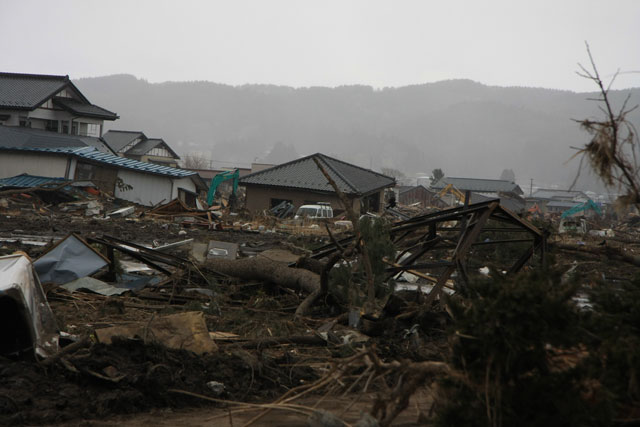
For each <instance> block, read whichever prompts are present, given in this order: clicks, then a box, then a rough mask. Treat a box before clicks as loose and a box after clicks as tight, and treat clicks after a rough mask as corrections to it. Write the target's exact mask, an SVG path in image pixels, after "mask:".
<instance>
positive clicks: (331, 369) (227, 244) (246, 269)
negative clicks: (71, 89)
mask: <svg viewBox="0 0 640 427" xmlns="http://www.w3.org/2000/svg"><path fill="white" fill-rule="evenodd" d="M53 185H55V186H53ZM284 208H286V206H285V207H283V209H284ZM0 216H1V217H2V218H3V221H2V223H0V255H2V254H5V255H4V256H0V277H1V279H2V280H1V281H0V282H1V283H3V286H2V288H0V304H2V306H3V310H2V313H3V316H4V319H5V321H6V322H5V324H12V325H17V326H16V327H15V328H11V330H8V329H6V330H5V332H3V334H2V340H1V343H0V356H1V357H0V379H1V381H0V383H1V384H3V385H2V386H0V423H3V424H4V423H6V424H17V423H20V424H24V423H27V424H43V423H52V422H59V421H64V420H71V419H74V418H78V417H82V418H95V417H104V416H109V415H115V414H122V413H127V412H136V411H140V410H145V409H151V408H164V407H172V408H180V407H192V406H196V405H200V404H203V403H205V402H206V403H207V404H211V405H214V406H216V405H217V406H225V407H228V408H236V410H237V412H238V413H241V412H242V411H247V410H248V409H247V408H248V407H251V408H253V410H259V411H261V412H259V413H260V414H262V415H260V416H268V412H269V411H271V410H273V409H278V410H280V411H292V410H293V409H292V408H294V406H292V405H293V401H294V400H296V399H299V398H302V397H303V396H306V395H308V394H309V393H311V392H313V393H316V394H318V393H319V395H321V396H325V397H326V396H328V395H332V394H335V393H337V392H340V393H344V396H349V397H350V398H353V399H354V402H353V403H354V404H355V402H356V400H358V399H360V397H359V396H360V395H369V394H370V393H372V392H383V394H382V395H380V394H378V396H377V397H376V398H375V399H374V400H375V407H376V408H378V409H377V410H376V411H377V412H376V411H373V412H372V413H375V414H377V415H376V420H375V422H377V423H380V424H381V425H388V424H389V423H390V422H392V421H393V418H394V417H395V416H398V414H400V413H402V411H403V410H404V409H405V408H406V406H407V404H408V402H409V397H410V395H407V396H404V397H406V399H404V400H403V399H400V397H402V396H401V394H402V393H404V391H403V390H404V389H403V385H402V382H401V381H399V379H400V378H402V376H403V375H407V374H409V372H411V373H416V372H418V373H420V375H422V376H424V377H425V378H426V377H428V376H429V375H441V374H442V373H443V372H445V371H446V366H445V365H444V364H443V362H444V360H445V354H446V351H445V349H446V346H447V342H446V335H445V333H444V330H445V329H446V326H447V324H448V323H449V322H450V319H449V316H448V314H447V313H446V311H445V310H444V309H445V307H443V306H441V305H440V297H441V295H442V293H443V292H446V293H452V292H455V291H456V290H457V289H460V288H461V287H464V286H465V284H466V283H469V281H472V280H475V279H476V278H477V277H482V276H484V275H487V274H501V275H508V274H513V273H516V272H517V271H519V270H521V269H523V268H525V269H531V268H536V267H538V266H541V265H543V264H544V262H545V261H546V256H545V254H546V252H547V251H548V250H550V249H551V248H555V249H557V250H559V251H560V253H561V254H571V256H572V258H571V260H572V262H573V261H574V260H575V259H581V262H582V263H585V265H586V263H589V262H592V261H594V260H597V259H600V260H602V259H603V257H606V258H607V259H610V258H611V257H612V256H614V259H618V260H620V261H621V262H624V263H629V262H631V263H634V262H636V261H637V260H636V259H635V258H634V257H635V255H634V252H635V249H634V248H633V246H632V244H631V243H629V244H628V245H627V247H622V248H621V247H620V246H616V245H617V243H621V242H620V241H616V240H615V239H618V240H620V239H626V240H627V241H629V242H631V241H633V242H634V243H633V244H635V243H636V242H635V236H637V235H638V233H637V231H636V230H637V227H636V225H637V221H635V219H634V217H629V218H627V219H626V220H624V221H622V222H620V223H618V224H612V225H611V227H610V228H611V229H612V230H613V233H614V234H613V235H604V236H600V235H595V236H594V235H585V236H582V235H572V236H565V237H563V238H562V239H560V238H557V237H555V235H553V236H552V237H550V233H549V231H548V230H545V229H543V228H539V227H536V226H534V225H532V224H531V223H530V222H528V221H526V220H523V219H522V218H520V217H519V216H517V215H515V214H513V213H512V212H510V211H509V210H507V209H505V208H503V207H502V206H501V205H500V204H499V202H497V201H487V202H482V203H476V204H470V205H462V206H458V207H454V208H451V209H446V210H437V211H432V210H422V209H420V208H417V207H415V208H406V207H402V206H397V207H395V208H394V209H393V210H388V211H387V212H386V213H385V215H384V216H385V217H386V224H387V230H388V234H389V238H390V241H391V243H392V246H393V255H391V256H386V257H384V258H383V259H382V263H383V265H377V266H375V267H376V271H378V272H379V273H377V274H378V276H376V277H377V278H376V279H375V280H376V281H378V280H379V281H380V282H381V283H383V284H384V286H387V288H388V289H390V290H391V291H390V292H387V293H385V294H375V293H374V295H373V299H374V301H373V302H374V304H372V305H367V304H362V303H361V304H360V305H355V304H354V301H364V300H367V299H368V298H369V297H371V294H367V292H366V286H368V283H369V276H368V275H369V273H368V272H367V269H366V268H364V270H360V267H362V266H365V263H364V258H366V256H365V254H369V253H371V254H373V253H374V252H375V251H374V252H369V251H368V250H367V244H371V243H370V242H369V243H367V242H366V241H365V240H366V239H364V238H363V237H362V235H361V234H360V233H361V231H360V230H359V228H360V227H359V226H358V227H356V228H355V229H354V227H353V220H352V219H349V218H351V216H349V215H348V213H347V214H345V215H344V216H342V217H337V218H334V219H332V220H331V221H317V222H314V221H307V220H304V221H297V222H296V221H292V220H288V219H286V218H285V219H283V218H276V217H275V216H270V215H263V216H258V217H254V218H248V217H246V216H243V215H242V214H235V213H234V212H231V210H230V209H228V208H224V207H223V206H220V207H215V208H214V209H213V210H211V209H207V210H204V209H197V208H192V207H188V206H186V205H185V203H183V202H181V201H180V200H177V199H176V200H173V201H170V202H169V203H166V204H164V205H160V206H156V207H153V208H143V207H140V206H135V205H131V204H127V205H124V206H123V205H122V204H121V202H120V201H119V200H115V199H113V198H111V197H109V196H108V195H105V194H102V193H100V192H99V191H97V190H96V189H95V188H94V187H91V186H87V187H78V186H70V185H69V184H68V183H57V184H52V183H48V184H46V185H44V186H41V187H28V188H12V189H8V190H7V189H3V190H1V192H0ZM365 217H366V218H369V220H371V219H373V221H377V219H376V218H375V217H374V216H373V215H365ZM360 221H363V220H362V219H356V224H359V223H360ZM345 223H348V224H349V225H350V226H347V225H345ZM602 226H606V224H602ZM310 230H314V231H313V232H310ZM592 234H593V233H592ZM621 236H622V237H621ZM603 240H604V241H605V244H604V245H600V243H602V241H603ZM16 251H20V252H16ZM611 254H617V255H611ZM573 255H575V257H573ZM576 257H577V258H576ZM615 257H617V258H615ZM625 257H626V258H625ZM583 258H586V259H583ZM567 259H569V258H567ZM636 265H640V264H636ZM573 267H574V269H575V265H573ZM334 268H336V269H343V271H344V269H351V272H352V274H353V277H356V276H357V277H358V278H359V279H358V280H361V281H362V283H363V287H362V291H358V292H359V293H358V292H356V294H353V293H352V294H350V295H348V296H347V297H346V298H350V299H349V300H341V299H340V298H341V297H340V296H338V295H337V294H334V293H331V292H328V290H327V284H328V282H329V276H330V275H331V270H332V269H334ZM594 268H595V267H594ZM596 270H597V269H596ZM362 271H364V273H362ZM589 271H591V270H589ZM593 271H595V270H593ZM626 273H628V272H624V271H622V268H621V269H620V270H618V271H615V272H614V273H612V274H610V275H609V276H608V277H609V278H615V279H620V277H622V276H624V275H625V274H626ZM607 274H609V273H607ZM371 279H373V278H371ZM371 283H373V280H371ZM365 285H366V286H365ZM354 289H355V288H354ZM354 295H355V296H354ZM399 359H404V360H405V362H406V363H400V362H398V360H399ZM34 360H37V361H38V362H37V363H36V362H34ZM421 378H422V377H421ZM389 387H391V388H392V389H389ZM56 388H58V389H59V390H61V392H60V393H57V394H56V393H52V390H55V389H56ZM390 390H391V391H390ZM394 393H396V394H394ZM398 393H400V395H399V394H398ZM384 395H386V396H387V397H381V396H384ZM394 396H395V397H394ZM398 396H400V397H398ZM85 397H86V398H85ZM321 400H322V399H321ZM366 401H368V400H367V399H364V400H363V402H362V403H361V404H364V402H366ZM133 402H135V403H133ZM240 402H245V403H246V404H247V405H249V406H247V407H242V406H239V405H241V404H240ZM265 402H267V403H265ZM251 405H253V406H251ZM380 408H384V410H381V409H380ZM295 409H296V410H298V411H299V413H301V414H304V415H305V416H307V417H309V419H310V420H311V419H314V418H317V417H319V416H327V417H332V416H334V415H332V414H329V413H324V412H319V411H318V410H317V409H315V408H311V407H307V406H302V405H298V406H295ZM229 410H230V411H231V409H229ZM391 414H393V416H392V415H391ZM420 416H422V415H420ZM334 417H335V416H334ZM358 418H359V416H356V417H355V418H348V419H347V418H344V420H345V421H347V422H356V421H357V420H358ZM338 421H339V420H338ZM374 425H375V424H374Z"/></svg>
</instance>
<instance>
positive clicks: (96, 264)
mask: <svg viewBox="0 0 640 427" xmlns="http://www.w3.org/2000/svg"><path fill="white" fill-rule="evenodd" d="M107 265H109V261H107V259H106V258H105V257H103V256H102V255H100V254H99V253H98V252H96V251H95V250H94V249H93V248H92V247H91V246H89V244H88V243H86V242H85V241H84V240H82V239H81V238H80V237H78V236H76V235H75V234H70V235H68V236H67V237H66V238H64V239H63V240H61V241H59V242H58V243H56V245H55V246H54V247H53V248H51V250H49V251H48V252H47V253H45V254H44V255H42V256H41V257H40V258H38V259H37V260H36V261H35V262H34V263H33V266H34V267H35V269H36V272H37V273H38V277H39V278H40V281H41V282H42V283H46V282H47V283H48V282H51V283H56V284H58V285H62V284H65V283H69V282H71V281H73V280H75V279H79V278H81V277H85V276H89V275H90V274H93V273H95V272H96V271H98V270H100V269H101V268H103V267H105V266H107Z"/></svg>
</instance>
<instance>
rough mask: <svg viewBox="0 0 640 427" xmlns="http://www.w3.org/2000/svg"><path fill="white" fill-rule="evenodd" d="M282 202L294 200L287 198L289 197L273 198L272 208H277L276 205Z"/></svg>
mask: <svg viewBox="0 0 640 427" xmlns="http://www.w3.org/2000/svg"><path fill="white" fill-rule="evenodd" d="M282 202H289V203H291V204H293V202H292V201H291V200H287V199H271V202H270V205H271V206H270V208H275V207H276V206H278V205H279V204H280V203H282Z"/></svg>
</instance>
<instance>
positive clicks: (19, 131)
mask: <svg viewBox="0 0 640 427" xmlns="http://www.w3.org/2000/svg"><path fill="white" fill-rule="evenodd" d="M86 146H87V144H86V143H84V142H83V141H82V137H80V136H75V135H66V134H62V133H56V132H48V131H44V130H36V129H29V128H19V127H9V126H0V147H2V148H48V147H86Z"/></svg>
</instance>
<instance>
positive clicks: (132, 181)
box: [115, 169, 173, 206]
mask: <svg viewBox="0 0 640 427" xmlns="http://www.w3.org/2000/svg"><path fill="white" fill-rule="evenodd" d="M118 178H120V179H121V180H122V182H123V183H125V184H128V185H130V186H132V187H133V188H132V189H131V190H128V191H120V189H119V188H118V186H117V185H116V190H115V196H116V197H118V198H120V199H124V200H129V201H130V202H134V203H139V204H141V205H145V206H153V205H156V204H158V203H160V202H162V201H163V200H164V203H166V202H169V201H171V200H172V199H173V197H172V196H171V195H172V194H173V191H172V187H173V183H172V179H171V178H170V177H166V176H160V175H151V174H147V173H139V172H135V171H132V170H126V169H121V170H119V171H118Z"/></svg>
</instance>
